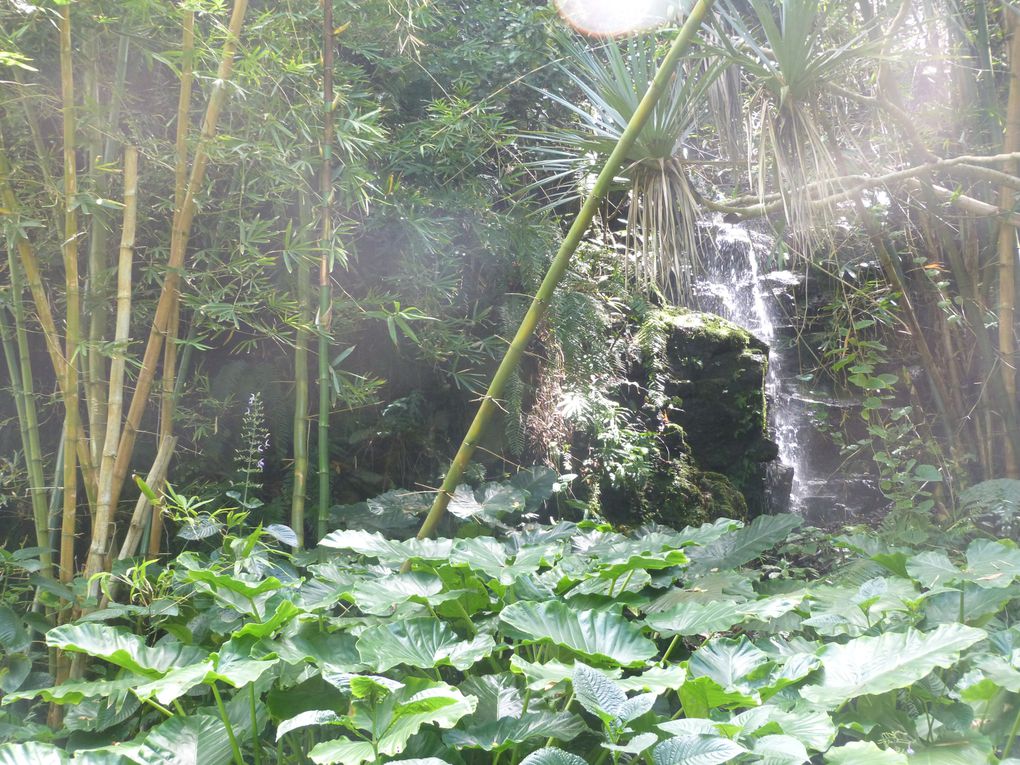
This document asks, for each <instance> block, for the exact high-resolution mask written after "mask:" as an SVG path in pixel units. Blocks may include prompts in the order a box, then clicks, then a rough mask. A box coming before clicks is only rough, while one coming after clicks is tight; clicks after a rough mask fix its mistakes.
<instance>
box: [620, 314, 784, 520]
mask: <svg viewBox="0 0 1020 765" xmlns="http://www.w3.org/2000/svg"><path fill="white" fill-rule="evenodd" d="M632 360H633V363H632V364H631V368H630V371H629V375H628V376H629V378H630V380H631V381H632V382H633V385H631V386H629V387H628V388H627V389H626V390H627V391H628V392H627V394H626V397H625V398H624V399H623V400H621V401H620V403H621V404H623V405H624V406H627V407H628V408H630V409H631V411H633V412H635V413H638V414H639V417H640V418H641V419H642V421H643V422H644V423H645V425H646V427H647V428H648V429H649V431H653V432H655V433H656V434H657V438H656V439H655V443H656V445H657V452H656V453H654V454H651V455H649V458H648V461H649V468H650V469H649V470H648V471H647V472H646V473H644V474H643V475H641V476H635V477H630V478H627V479H626V480H619V479H613V480H611V479H609V478H608V477H607V478H605V479H604V480H602V482H601V486H600V495H601V499H602V506H603V508H604V510H605V512H606V513H607V515H609V516H610V518H612V519H613V520H615V521H621V522H627V523H634V522H639V521H649V520H652V521H656V522H659V523H664V524H668V525H671V526H676V527H679V526H684V525H687V524H699V523H702V522H705V521H707V520H711V519H713V518H718V517H723V516H725V517H730V518H741V519H744V518H747V517H748V516H749V515H752V516H753V515H755V514H758V513H761V512H763V511H764V510H765V509H766V500H765V474H766V467H767V465H768V463H769V462H771V461H773V460H775V458H776V456H777V447H776V445H775V443H773V442H772V441H770V440H769V439H768V437H767V425H766V423H767V414H766V400H765V375H766V371H767V368H768V347H767V346H766V345H765V344H764V343H763V342H761V341H760V340H758V339H757V338H755V337H754V336H752V335H751V334H750V333H749V332H747V331H746V330H744V329H742V328H740V327H738V326H737V325H736V324H733V323H731V322H729V321H726V320H725V319H722V318H720V317H718V316H715V315H712V314H705V313H697V312H693V311H686V310H681V309H660V310H657V311H655V312H653V314H652V315H651V316H650V317H649V318H648V319H647V320H646V322H645V325H644V326H642V328H641V330H640V331H639V332H638V333H637V336H636V338H635V340H634V341H633V348H632Z"/></svg>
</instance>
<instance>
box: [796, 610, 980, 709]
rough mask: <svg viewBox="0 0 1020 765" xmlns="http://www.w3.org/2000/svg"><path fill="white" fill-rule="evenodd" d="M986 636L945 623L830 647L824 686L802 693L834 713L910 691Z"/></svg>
mask: <svg viewBox="0 0 1020 765" xmlns="http://www.w3.org/2000/svg"><path fill="white" fill-rule="evenodd" d="M985 637H986V633H985V631H984V630H979V629H976V628H974V627H967V626H965V625H963V624H943V625H941V626H939V627H938V628H937V629H934V630H932V631H931V632H918V631H917V630H914V629H909V630H907V631H906V632H899V633H897V632H887V633H885V634H884V635H879V636H878V637H861V638H857V639H855V640H851V641H850V642H848V643H845V644H842V645H841V644H839V643H830V644H829V645H827V646H826V647H825V649H824V650H823V651H822V653H821V654H820V658H821V660H822V667H823V668H824V670H825V672H824V676H823V678H822V682H821V683H820V684H818V685H809V686H806V687H805V688H803V689H802V690H801V694H802V695H803V696H804V698H806V699H808V700H810V701H812V702H814V703H815V704H818V705H819V706H823V707H826V708H829V709H832V708H835V707H838V706H839V705H840V704H842V703H844V702H845V701H847V700H849V699H852V698H856V697H857V696H864V695H869V694H879V693H885V692H886V691H891V690H895V689H897V688H906V687H907V686H909V685H913V684H914V683H916V682H917V681H918V680H920V679H921V678H923V677H924V676H925V675H927V674H928V673H929V672H931V671H932V670H933V669H935V668H936V667H949V666H952V665H953V664H955V663H956V661H957V660H958V659H959V657H960V652H961V651H963V650H964V649H965V648H969V647H970V646H972V645H974V644H975V643H977V642H979V641H981V640H984V638H985Z"/></svg>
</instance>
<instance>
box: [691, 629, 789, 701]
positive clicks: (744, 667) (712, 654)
mask: <svg viewBox="0 0 1020 765" xmlns="http://www.w3.org/2000/svg"><path fill="white" fill-rule="evenodd" d="M770 664H771V659H770V658H769V656H768V654H766V653H765V652H764V651H761V650H759V649H758V648H756V647H755V646H754V645H752V644H751V641H750V640H748V639H747V638H746V637H743V636H741V637H739V638H734V639H729V638H717V639H716V640H712V641H709V642H708V643H707V644H706V645H704V646H702V647H701V648H699V649H698V650H697V651H695V652H694V653H693V654H692V655H691V658H690V661H689V662H688V663H687V672H688V673H689V674H690V676H691V677H694V678H697V677H708V678H710V679H712V680H714V681H715V682H716V683H718V684H719V686H720V687H722V688H723V689H724V690H727V691H730V690H737V691H740V692H742V693H747V694H750V693H752V692H753V689H755V688H757V687H760V686H761V685H762V682H761V680H762V679H763V677H764V675H765V670H766V669H767V668H768V666H769V665H770Z"/></svg>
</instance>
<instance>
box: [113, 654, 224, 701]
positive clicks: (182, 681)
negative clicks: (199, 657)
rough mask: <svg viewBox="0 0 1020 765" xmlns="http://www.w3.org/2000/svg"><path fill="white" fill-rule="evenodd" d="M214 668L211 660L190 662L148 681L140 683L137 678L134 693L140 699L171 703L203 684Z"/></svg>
mask: <svg viewBox="0 0 1020 765" xmlns="http://www.w3.org/2000/svg"><path fill="white" fill-rule="evenodd" d="M212 668H213V663H212V662H211V661H203V662H200V663H198V664H189V665H187V666H185V667H180V668H179V669H171V670H170V671H169V672H167V673H166V674H165V675H163V677H158V678H156V679H155V680H151V681H149V682H147V683H141V684H139V683H138V681H137V680H135V685H136V686H137V687H135V688H134V689H133V690H134V693H135V695H136V696H137V697H138V698H140V699H145V700H148V699H153V698H154V699H156V701H158V702H159V703H160V704H163V705H167V704H171V703H172V702H173V701H174V700H175V699H179V698H180V697H181V696H183V695H184V694H186V693H187V692H188V691H190V690H191V689H192V688H195V687H196V686H199V685H201V684H202V683H203V682H204V681H205V678H206V675H208V674H209V673H210V672H211V671H212Z"/></svg>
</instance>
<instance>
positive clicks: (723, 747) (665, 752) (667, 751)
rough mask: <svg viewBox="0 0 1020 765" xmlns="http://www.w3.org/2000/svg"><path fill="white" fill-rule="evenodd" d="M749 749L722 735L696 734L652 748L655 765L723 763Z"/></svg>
mask: <svg viewBox="0 0 1020 765" xmlns="http://www.w3.org/2000/svg"><path fill="white" fill-rule="evenodd" d="M746 751H747V750H746V749H745V748H744V747H742V746H741V745H740V744H738V743H737V742H735V741H730V739H728V738H722V737H721V736H709V735H704V734H696V735H692V736H677V737H675V738H669V739H666V740H665V741H663V742H662V743H661V744H659V745H658V746H656V747H655V748H654V749H653V750H652V762H654V763H655V765H721V763H724V762H729V761H730V760H732V759H733V758H734V757H736V756H737V755H740V754H743V753H744V752H746Z"/></svg>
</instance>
